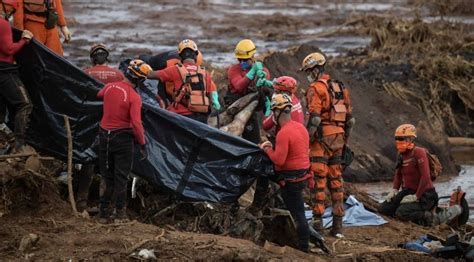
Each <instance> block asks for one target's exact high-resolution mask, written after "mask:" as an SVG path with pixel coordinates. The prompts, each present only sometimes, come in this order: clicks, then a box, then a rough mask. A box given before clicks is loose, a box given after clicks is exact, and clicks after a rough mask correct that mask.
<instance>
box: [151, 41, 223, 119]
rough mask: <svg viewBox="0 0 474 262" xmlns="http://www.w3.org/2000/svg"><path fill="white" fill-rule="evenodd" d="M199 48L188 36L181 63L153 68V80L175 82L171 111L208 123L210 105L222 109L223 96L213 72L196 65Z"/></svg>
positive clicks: (180, 51)
mask: <svg viewBox="0 0 474 262" xmlns="http://www.w3.org/2000/svg"><path fill="white" fill-rule="evenodd" d="M198 53H199V50H198V48H197V45H196V43H195V42H194V41H192V40H190V39H185V40H183V41H181V42H180V43H179V45H178V54H179V57H180V60H181V62H180V63H178V64H176V65H175V66H171V67H167V68H165V69H162V70H158V71H152V72H150V73H149V74H148V78H149V79H158V80H160V81H161V82H173V84H174V90H173V92H174V93H173V97H172V101H173V102H172V103H171V105H169V106H168V108H167V109H168V110H169V111H171V112H175V113H177V114H180V115H183V116H186V117H189V118H191V119H194V120H196V121H199V122H201V123H207V118H208V116H209V114H210V110H209V107H210V105H211V104H212V107H213V108H214V109H216V110H220V108H221V105H220V103H219V95H218V93H217V87H216V84H214V81H212V77H211V75H210V74H209V73H208V72H207V71H206V70H205V69H204V68H203V67H202V66H199V65H197V64H196V61H197V57H198Z"/></svg>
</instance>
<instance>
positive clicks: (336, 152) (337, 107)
mask: <svg viewBox="0 0 474 262" xmlns="http://www.w3.org/2000/svg"><path fill="white" fill-rule="evenodd" d="M326 64H327V59H326V56H325V55H324V54H323V53H321V52H315V53H311V54H309V55H308V56H306V57H305V58H304V60H303V62H302V67H301V68H300V70H301V71H304V72H305V73H306V74H307V77H308V81H309V82H310V83H311V84H310V86H309V88H308V90H307V92H306V100H307V105H308V112H309V114H310V116H309V119H308V124H307V128H308V132H309V138H310V141H311V145H310V160H311V171H313V172H314V178H315V182H316V186H315V189H314V192H313V193H314V194H315V195H314V198H315V203H314V207H313V227H314V228H315V229H316V230H317V231H321V230H322V229H323V226H322V216H323V214H324V211H325V205H324V200H325V199H326V192H325V190H326V186H328V187H329V191H330V192H331V200H332V208H333V211H332V214H333V224H332V229H331V234H332V235H333V236H336V237H343V235H342V217H343V216H344V209H343V198H344V188H343V179H342V167H341V160H342V154H343V148H344V145H345V143H346V141H347V139H348V136H349V134H350V130H351V128H352V126H353V124H354V121H355V120H354V118H353V117H352V116H351V114H352V105H351V101H350V98H349V90H348V89H347V88H345V87H344V85H343V84H342V83H341V82H339V81H336V80H333V79H331V77H330V76H329V75H328V74H325V69H326Z"/></svg>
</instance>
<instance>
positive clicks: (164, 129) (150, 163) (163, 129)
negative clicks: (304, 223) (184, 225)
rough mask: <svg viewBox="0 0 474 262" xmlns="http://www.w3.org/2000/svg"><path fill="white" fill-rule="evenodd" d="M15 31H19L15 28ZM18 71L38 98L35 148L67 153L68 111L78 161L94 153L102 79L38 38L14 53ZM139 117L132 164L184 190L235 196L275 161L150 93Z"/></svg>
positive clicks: (222, 198) (205, 197) (224, 198)
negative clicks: (142, 142) (139, 140)
mask: <svg viewBox="0 0 474 262" xmlns="http://www.w3.org/2000/svg"><path fill="white" fill-rule="evenodd" d="M14 36H15V38H16V39H18V38H19V37H20V32H19V31H14ZM16 60H17V63H18V64H19V65H21V69H20V75H21V78H22V80H23V82H24V84H25V86H26V88H27V90H28V92H29V94H30V96H31V99H32V101H33V104H34V109H33V113H32V115H31V122H30V127H29V129H28V139H27V140H28V142H29V143H31V144H32V145H33V146H34V147H35V148H37V149H38V150H40V151H42V152H45V153H47V154H50V155H53V156H55V157H57V158H59V159H62V160H66V156H67V139H66V131H65V128H64V119H63V115H67V116H68V117H69V119H70V123H71V127H72V132H73V141H74V152H73V158H74V162H76V163H85V162H91V161H94V160H95V159H96V158H97V155H96V154H95V152H94V151H93V150H92V149H91V148H92V145H93V143H94V140H95V138H96V135H97V132H98V128H99V127H98V123H99V121H100V118H101V111H102V103H101V102H100V101H97V99H96V94H97V92H98V90H99V89H100V88H101V86H102V85H101V84H100V83H99V82H97V81H95V80H94V79H93V78H91V77H89V76H88V75H87V74H85V73H84V72H82V70H80V69H79V68H77V67H76V66H74V65H72V64H71V63H69V62H68V61H67V60H65V59H63V58H61V57H58V56H57V55H55V54H54V53H53V52H51V51H50V50H48V49H47V48H45V47H44V46H43V45H41V44H39V43H37V42H36V41H33V42H31V43H30V44H29V45H27V46H26V47H25V48H23V49H22V50H21V52H20V53H19V54H18V55H17V56H16ZM140 93H141V95H142V97H144V98H145V99H144V103H143V110H142V121H143V125H144V128H145V138H146V142H147V145H146V149H147V153H148V157H147V159H145V160H143V161H140V160H139V159H140V154H139V153H138V150H136V154H135V159H134V165H133V172H134V174H136V175H138V176H140V177H142V178H145V179H146V180H148V181H149V182H151V183H153V184H154V185H156V186H159V187H165V188H167V189H169V190H171V191H173V192H175V193H176V194H178V195H179V196H181V197H182V198H185V199H190V200H200V201H212V202H226V203H232V202H234V201H236V200H237V199H238V197H240V195H241V194H243V193H244V192H245V191H246V190H247V189H248V188H249V187H250V185H251V184H252V183H253V182H254V180H255V178H256V176H258V175H265V174H271V173H272V172H273V167H272V165H271V163H270V161H269V159H268V158H267V157H266V156H264V154H263V153H262V152H261V151H260V150H259V148H258V147H257V146H256V145H255V144H252V143H250V142H248V141H246V140H244V139H241V138H239V137H235V136H232V135H229V134H227V133H224V132H222V131H220V130H217V129H215V128H212V127H209V126H207V125H204V124H202V123H199V122H197V121H194V120H191V119H188V118H186V117H182V116H180V115H177V114H174V113H170V112H167V111H165V110H162V109H160V108H158V106H157V104H155V103H154V102H153V99H150V98H149V97H145V96H147V95H146V93H144V92H140Z"/></svg>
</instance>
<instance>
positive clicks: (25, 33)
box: [21, 29, 33, 41]
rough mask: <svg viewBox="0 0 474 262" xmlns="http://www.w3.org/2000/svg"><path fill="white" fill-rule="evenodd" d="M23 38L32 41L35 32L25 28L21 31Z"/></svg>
mask: <svg viewBox="0 0 474 262" xmlns="http://www.w3.org/2000/svg"><path fill="white" fill-rule="evenodd" d="M21 38H24V39H26V40H27V41H30V40H31V39H32V38H33V33H32V32H30V31H28V30H26V29H25V30H23V32H22V33H21Z"/></svg>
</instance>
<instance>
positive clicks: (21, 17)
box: [13, 0, 25, 30]
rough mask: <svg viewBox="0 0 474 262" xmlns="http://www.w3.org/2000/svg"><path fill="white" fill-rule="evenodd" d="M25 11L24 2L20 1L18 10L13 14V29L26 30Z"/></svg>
mask: <svg viewBox="0 0 474 262" xmlns="http://www.w3.org/2000/svg"><path fill="white" fill-rule="evenodd" d="M24 21H25V11H24V4H23V0H20V1H18V9H17V10H16V11H15V13H14V14H13V27H15V28H17V29H20V30H24V29H25V26H24Z"/></svg>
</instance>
